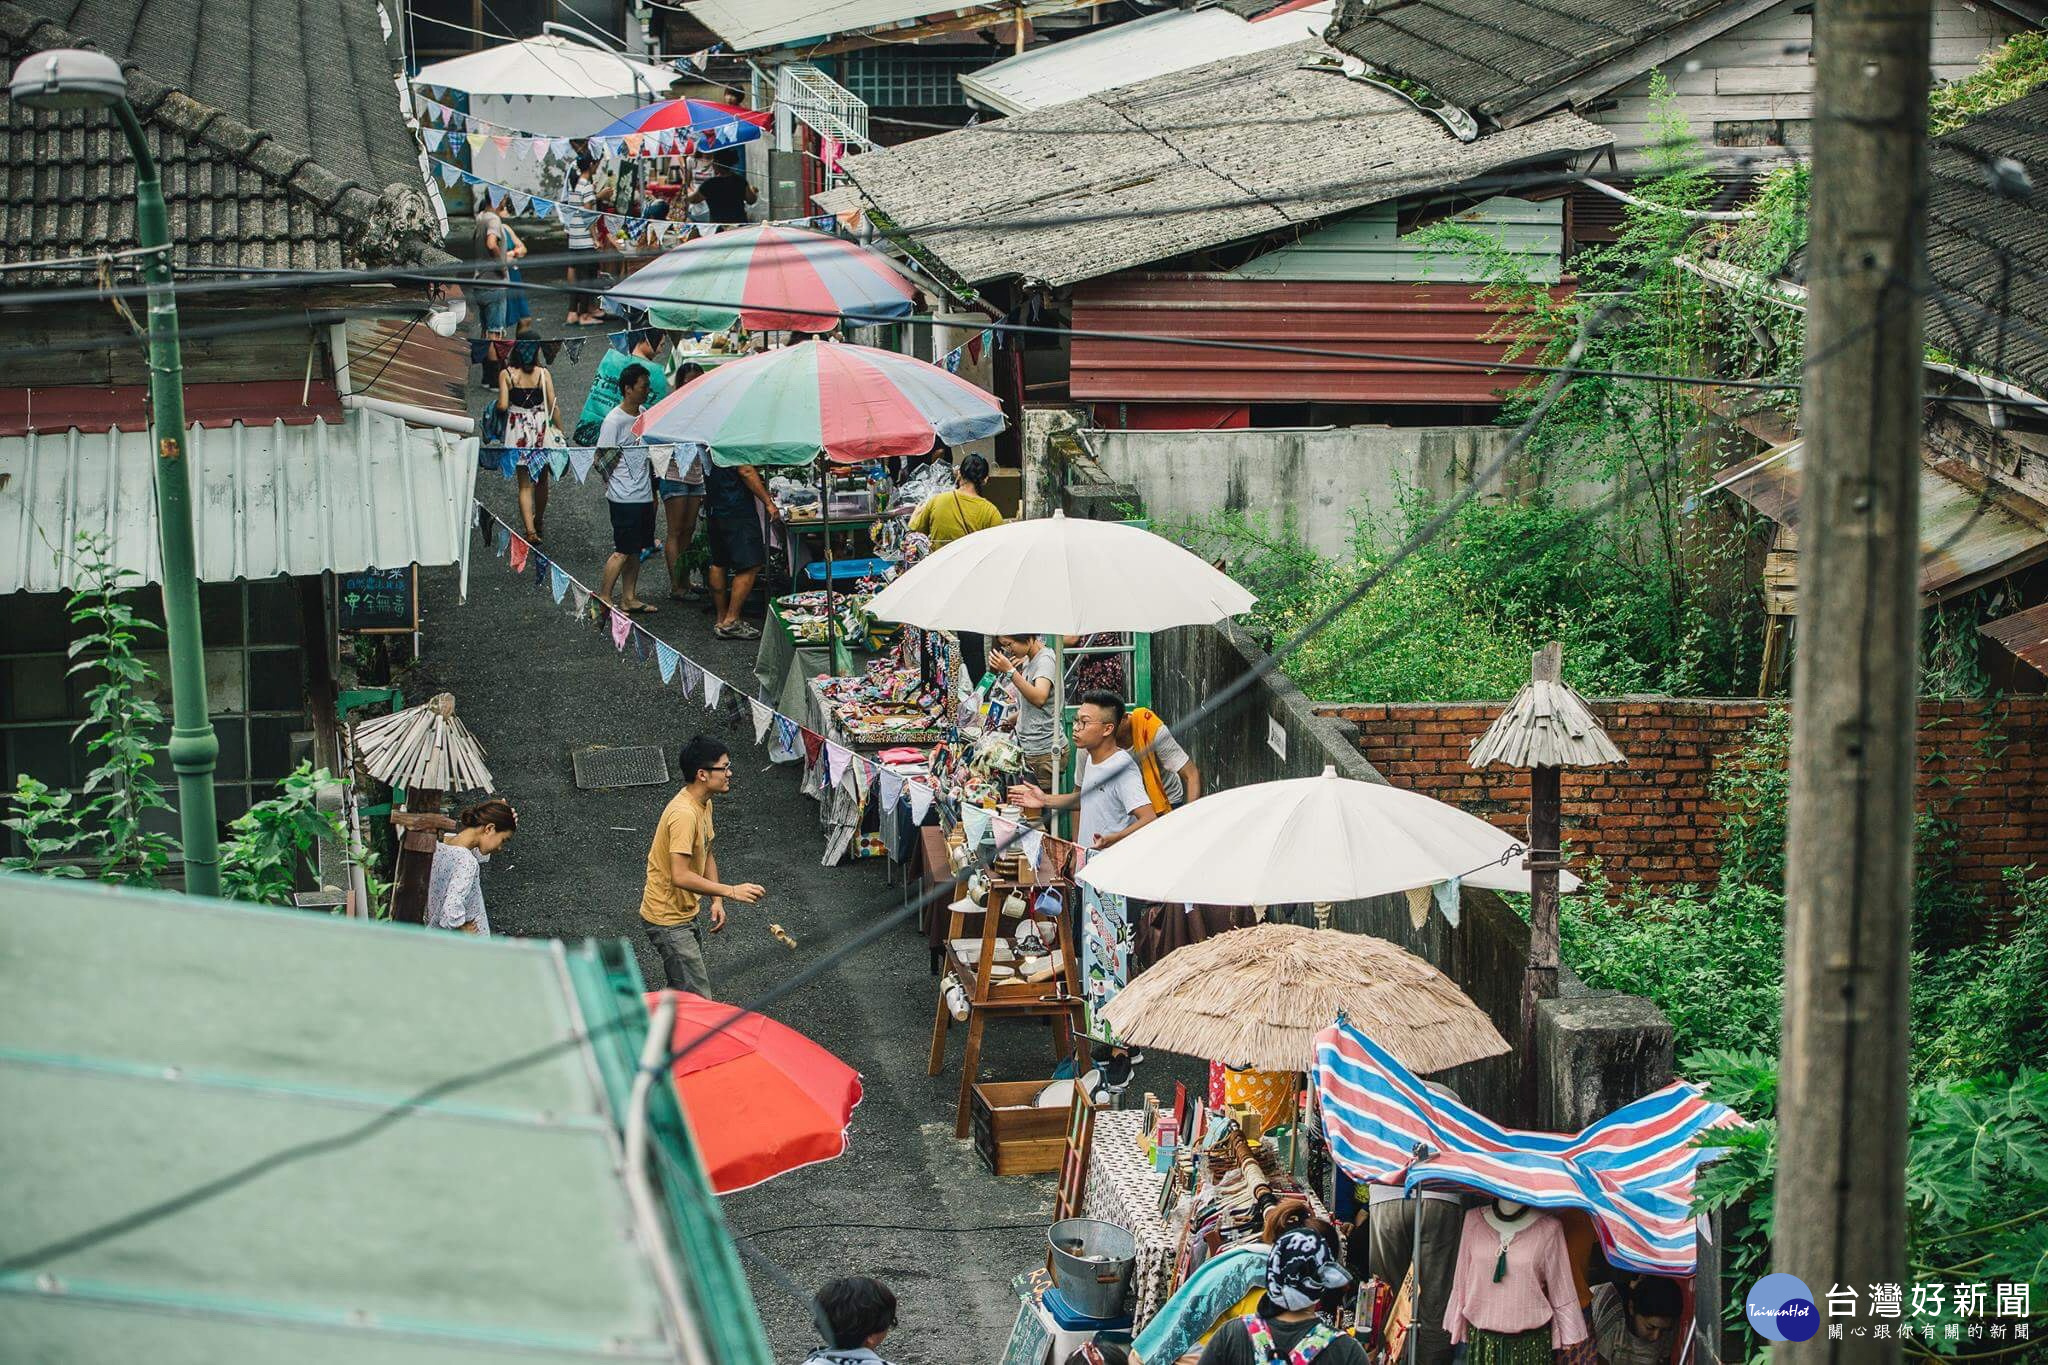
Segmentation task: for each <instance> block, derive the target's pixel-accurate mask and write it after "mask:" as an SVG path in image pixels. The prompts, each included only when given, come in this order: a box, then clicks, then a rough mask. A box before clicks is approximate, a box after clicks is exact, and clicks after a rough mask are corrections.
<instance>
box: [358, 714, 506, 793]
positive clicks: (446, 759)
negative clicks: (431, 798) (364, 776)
mask: <svg viewBox="0 0 2048 1365" xmlns="http://www.w3.org/2000/svg"><path fill="white" fill-rule="evenodd" d="M354 733H355V747H356V757H357V758H358V759H359V760H360V761H361V762H362V765H363V768H364V770H365V771H367V772H368V773H369V774H370V776H372V777H374V778H376V779H377V780H378V781H379V782H388V783H390V784H391V785H392V786H394V787H406V788H413V787H421V788H425V789H427V790H429V791H458V792H460V791H489V790H490V789H491V786H492V783H491V770H490V769H489V768H487V767H485V766H484V746H483V745H481V744H479V743H478V742H477V738H476V736H475V735H473V734H471V733H470V732H469V727H468V726H466V725H464V724H463V723H462V722H461V721H460V720H459V719H457V718H456V715H455V697H454V695H453V694H452V693H448V692H443V693H441V694H440V695H439V696H436V697H434V698H433V699H432V700H430V701H428V702H426V703H425V704H423V705H420V706H409V707H407V708H406V709H405V710H403V711H393V712H392V713H391V714H390V715H388V716H377V717H375V718H373V719H370V720H365V721H359V722H357V724H356V727H355V732H354Z"/></svg>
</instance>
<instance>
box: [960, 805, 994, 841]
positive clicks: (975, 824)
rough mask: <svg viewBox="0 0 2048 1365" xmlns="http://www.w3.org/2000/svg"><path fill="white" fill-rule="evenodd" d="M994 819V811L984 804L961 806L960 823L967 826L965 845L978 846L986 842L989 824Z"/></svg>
mask: <svg viewBox="0 0 2048 1365" xmlns="http://www.w3.org/2000/svg"><path fill="white" fill-rule="evenodd" d="M994 821H995V815H994V813H993V812H991V811H990V810H989V809H988V807H986V806H972V805H969V806H962V807H961V808H960V823H962V824H964V825H966V826H967V847H969V848H980V847H981V846H982V845H983V844H985V843H987V842H988V831H989V826H990V825H991V824H992V823H994Z"/></svg>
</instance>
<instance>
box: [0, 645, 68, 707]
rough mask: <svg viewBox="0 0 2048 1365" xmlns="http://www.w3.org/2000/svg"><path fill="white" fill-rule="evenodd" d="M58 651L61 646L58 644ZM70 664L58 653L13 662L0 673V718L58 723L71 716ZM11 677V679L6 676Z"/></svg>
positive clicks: (9, 662)
mask: <svg viewBox="0 0 2048 1365" xmlns="http://www.w3.org/2000/svg"><path fill="white" fill-rule="evenodd" d="M58 648H59V649H62V648H63V646H62V645H61V644H60V645H59V646H58ZM69 667H70V663H69V661H68V660H66V659H65V658H64V657H63V655H61V654H46V655H39V656H37V657H35V658H30V659H13V660H9V661H8V663H7V669H8V673H5V674H0V683H5V686H4V687H0V708H4V710H0V717H4V718H5V719H7V720H62V719H63V718H64V717H65V716H66V715H69V714H71V709H70V708H71V700H70V691H71V684H70V680H69V679H67V678H66V677H65V676H64V672H65V670H66V669H67V668H69ZM10 674H11V676H9V675H10Z"/></svg>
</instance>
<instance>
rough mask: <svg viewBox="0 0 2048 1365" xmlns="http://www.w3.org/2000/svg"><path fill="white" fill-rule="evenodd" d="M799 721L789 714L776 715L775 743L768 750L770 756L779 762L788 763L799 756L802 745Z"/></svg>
mask: <svg viewBox="0 0 2048 1365" xmlns="http://www.w3.org/2000/svg"><path fill="white" fill-rule="evenodd" d="M801 743H802V741H801V739H800V738H799V734H798V730H797V723H796V722H795V721H793V720H791V719H790V718H789V717H788V716H783V715H778V716H776V717H775V743H774V744H773V745H772V746H771V747H770V748H769V750H768V757H770V758H771V759H773V760H775V761H776V762H777V763H787V762H789V760H791V759H792V758H795V757H796V756H797V750H798V749H799V748H800V747H801Z"/></svg>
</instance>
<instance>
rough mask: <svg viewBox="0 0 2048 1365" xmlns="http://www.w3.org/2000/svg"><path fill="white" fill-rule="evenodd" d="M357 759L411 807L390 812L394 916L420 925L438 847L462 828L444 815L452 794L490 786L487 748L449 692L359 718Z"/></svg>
mask: <svg viewBox="0 0 2048 1365" xmlns="http://www.w3.org/2000/svg"><path fill="white" fill-rule="evenodd" d="M350 737H351V739H352V740H353V741H354V746H355V757H356V761H357V762H359V763H361V764H362V766H363V769H364V771H366V772H368V773H369V774H370V776H372V777H374V778H376V779H377V780H378V781H379V782H388V783H390V784H391V785H392V786H394V787H403V788H405V809H404V810H402V811H393V812H392V813H391V823H392V825H393V826H395V827H396V828H397V830H398V857H397V860H396V862H395V864H394V866H393V868H392V873H391V917H392V918H393V919H395V920H398V921H399V922H400V923H404V924H418V923H419V922H420V921H421V920H422V919H423V918H424V917H425V913H426V908H427V881H428V876H429V871H430V869H431V867H432V865H433V855H434V845H435V844H437V843H439V842H440V839H441V836H442V835H443V834H446V833H447V832H449V831H450V830H452V829H454V828H455V822H454V821H453V820H450V819H449V818H448V817H447V816H446V815H443V814H442V813H441V801H442V798H443V796H445V795H446V794H447V793H448V792H451V791H489V790H490V789H491V770H490V769H489V768H486V767H485V766H484V746H483V745H481V744H479V743H477V739H476V736H475V735H472V734H471V733H470V732H469V727H468V726H466V725H464V724H463V723H462V722H461V721H460V720H458V719H457V718H456V715H455V697H454V695H453V694H452V693H448V692H442V693H440V694H439V695H437V696H435V697H433V698H432V699H430V700H429V701H427V702H426V703H424V704H423V705H420V706H410V707H407V708H406V709H405V710H403V711H393V712H392V713H391V714H390V715H388V716H377V717H375V718H374V719H371V720H366V721H362V722H360V723H358V724H357V725H356V727H355V729H354V730H353V731H352V732H351V736H350Z"/></svg>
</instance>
